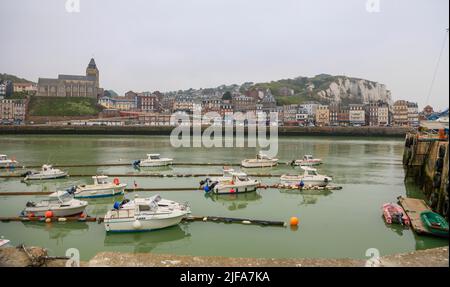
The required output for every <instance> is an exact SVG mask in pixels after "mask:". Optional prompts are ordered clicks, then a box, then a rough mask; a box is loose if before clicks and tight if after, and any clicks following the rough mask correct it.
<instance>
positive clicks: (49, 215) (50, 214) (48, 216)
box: [45, 210, 53, 218]
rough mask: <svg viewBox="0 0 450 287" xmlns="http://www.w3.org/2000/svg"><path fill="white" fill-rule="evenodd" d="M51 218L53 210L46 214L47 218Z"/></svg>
mask: <svg viewBox="0 0 450 287" xmlns="http://www.w3.org/2000/svg"><path fill="white" fill-rule="evenodd" d="M51 217H53V212H52V211H51V210H47V211H46V212H45V218H51Z"/></svg>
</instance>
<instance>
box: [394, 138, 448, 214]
mask: <svg viewBox="0 0 450 287" xmlns="http://www.w3.org/2000/svg"><path fill="white" fill-rule="evenodd" d="M448 159H449V146H448V139H439V138H438V137H434V138H430V137H424V136H422V135H421V134H420V133H408V134H407V135H406V137H405V149H404V152H403V165H404V166H405V176H406V178H405V180H414V181H415V183H416V184H417V185H419V186H420V188H421V190H422V192H423V193H424V194H425V197H426V199H427V203H428V205H429V206H430V207H431V208H432V209H433V210H434V211H436V212H438V213H440V214H441V215H443V216H444V217H446V218H447V220H448V205H449V201H448V191H449V184H448Z"/></svg>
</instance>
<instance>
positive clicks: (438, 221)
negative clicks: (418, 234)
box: [420, 210, 448, 237]
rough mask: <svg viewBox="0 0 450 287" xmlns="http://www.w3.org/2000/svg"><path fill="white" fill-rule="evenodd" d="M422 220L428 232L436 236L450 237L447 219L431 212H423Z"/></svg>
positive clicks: (421, 214)
mask: <svg viewBox="0 0 450 287" xmlns="http://www.w3.org/2000/svg"><path fill="white" fill-rule="evenodd" d="M420 219H421V220H422V223H423V225H425V227H426V228H427V230H428V231H429V232H430V233H431V234H433V235H436V236H440V237H448V223H447V221H445V219H444V218H443V217H442V216H440V215H439V214H437V213H436V212H433V211H431V210H426V211H422V213H420Z"/></svg>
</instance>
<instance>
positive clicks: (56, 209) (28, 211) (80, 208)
mask: <svg viewBox="0 0 450 287" xmlns="http://www.w3.org/2000/svg"><path fill="white" fill-rule="evenodd" d="M87 206H88V203H87V202H86V201H81V200H78V199H75V198H74V197H73V194H71V193H69V192H68V191H57V192H54V193H52V194H50V195H49V196H48V198H47V199H44V200H42V201H40V202H38V203H35V202H32V201H29V202H27V204H26V207H25V209H24V210H23V211H22V214H21V215H22V216H36V217H41V216H45V213H46V212H47V211H51V212H52V215H53V216H54V217H62V216H71V215H77V214H81V213H83V212H84V210H85V209H86V207H87Z"/></svg>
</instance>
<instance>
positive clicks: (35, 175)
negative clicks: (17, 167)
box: [24, 164, 68, 180]
mask: <svg viewBox="0 0 450 287" xmlns="http://www.w3.org/2000/svg"><path fill="white" fill-rule="evenodd" d="M66 176H68V173H67V171H63V170H60V169H57V168H53V167H52V166H51V165H49V164H44V165H43V166H42V168H41V170H40V171H28V172H27V173H25V178H24V180H39V179H56V178H62V177H66Z"/></svg>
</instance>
